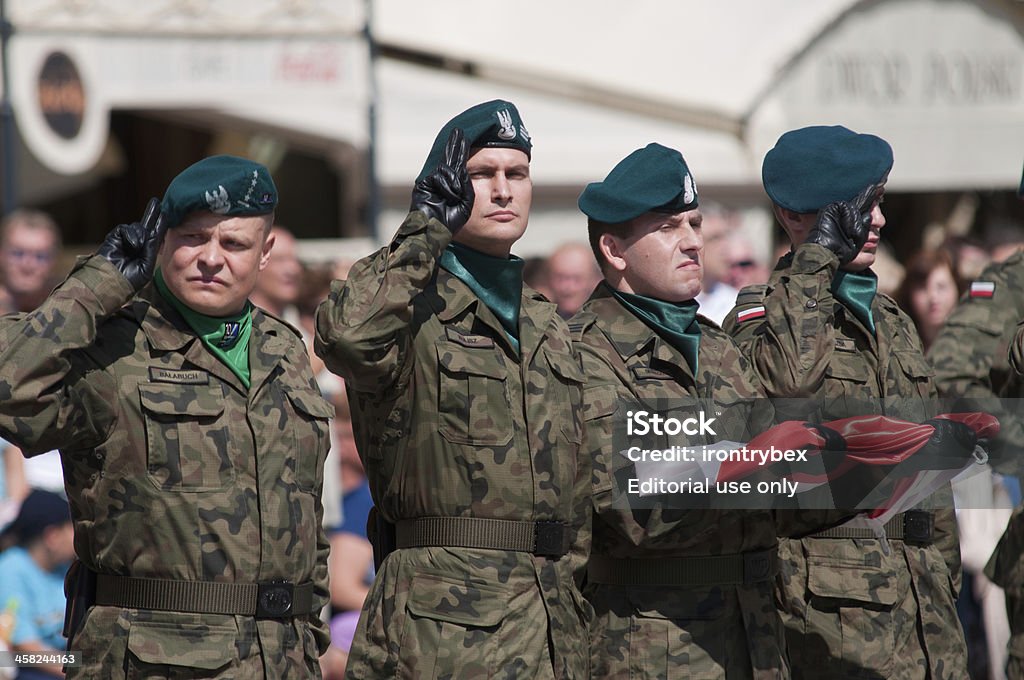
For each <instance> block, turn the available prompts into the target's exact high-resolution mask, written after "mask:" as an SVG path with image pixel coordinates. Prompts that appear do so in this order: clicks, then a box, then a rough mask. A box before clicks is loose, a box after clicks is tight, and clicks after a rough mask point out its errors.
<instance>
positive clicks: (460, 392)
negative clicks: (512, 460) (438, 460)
mask: <svg viewBox="0 0 1024 680" xmlns="http://www.w3.org/2000/svg"><path fill="white" fill-rule="evenodd" d="M437 361H438V365H439V366H440V369H441V370H440V376H439V384H438V393H437V414H438V421H439V422H438V425H439V427H438V429H439V430H440V432H441V435H442V436H443V437H444V438H445V439H447V440H448V441H450V442H452V443H454V444H471V445H474V446H502V445H504V444H508V443H509V442H510V441H511V440H512V402H511V399H510V397H509V389H508V371H507V369H506V368H505V364H504V362H503V361H502V359H501V357H500V356H499V355H498V353H497V351H496V350H495V349H494V347H479V348H470V347H465V346H463V345H460V344H458V343H455V342H439V343H437Z"/></svg>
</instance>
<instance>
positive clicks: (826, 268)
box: [725, 244, 839, 397]
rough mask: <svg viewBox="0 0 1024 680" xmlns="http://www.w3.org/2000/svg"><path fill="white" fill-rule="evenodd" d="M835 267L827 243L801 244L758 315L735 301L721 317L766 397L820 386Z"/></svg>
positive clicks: (828, 348)
mask: <svg viewBox="0 0 1024 680" xmlns="http://www.w3.org/2000/svg"><path fill="white" fill-rule="evenodd" d="M838 268H839V261H838V260H837V259H836V256H835V255H834V254H832V253H831V252H830V251H829V250H827V249H826V248H824V247H822V246H819V245H817V244H804V245H801V246H799V247H798V248H797V249H796V254H795V255H794V257H793V263H792V266H791V267H790V269H789V271H788V272H786V273H785V274H783V275H782V276H781V277H780V279H779V282H778V284H777V285H774V286H771V287H770V288H768V290H767V294H766V295H765V297H764V302H763V306H764V310H763V317H761V318H758V315H760V314H761V312H760V311H758V312H757V314H758V315H754V314H751V313H749V312H748V313H747V314H746V315H745V314H744V310H743V309H742V308H741V306H740V305H737V309H735V310H733V312H731V313H730V315H729V317H728V318H727V319H726V323H725V329H726V331H727V332H729V333H730V335H732V336H733V339H734V340H735V342H736V344H737V345H739V347H740V350H741V351H742V352H743V354H744V355H745V356H746V357H747V358H748V359H749V361H750V362H751V365H752V366H753V369H754V372H755V373H756V375H757V377H758V379H759V380H760V383H761V385H762V386H763V387H764V390H765V392H766V393H767V394H768V396H770V397H801V396H811V395H813V394H815V393H816V392H817V391H818V390H819V389H820V387H821V385H822V383H823V381H824V379H825V369H826V368H827V367H828V364H829V361H830V360H831V359H832V352H833V350H834V349H835V337H834V335H835V331H834V330H833V327H832V314H833V311H832V310H833V307H834V299H833V297H832V290H831V286H832V277H833V276H834V275H835V273H836V271H837V270H838ZM737 299H739V298H737ZM748 304H749V303H748Z"/></svg>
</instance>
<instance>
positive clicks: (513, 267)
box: [441, 241, 525, 352]
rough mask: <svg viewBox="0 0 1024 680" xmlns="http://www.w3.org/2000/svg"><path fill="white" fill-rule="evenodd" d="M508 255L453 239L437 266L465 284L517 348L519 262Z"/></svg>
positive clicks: (522, 262) (521, 294) (521, 282)
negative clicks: (493, 253)
mask: <svg viewBox="0 0 1024 680" xmlns="http://www.w3.org/2000/svg"><path fill="white" fill-rule="evenodd" d="M524 264H525V262H524V261H523V260H522V259H520V258H518V257H516V256H515V255H510V256H509V257H508V258H504V257H494V256H492V255H485V254H484V253H481V252H480V251H479V250H473V249H472V248H469V247H467V246H464V245H462V244H461V243H455V242H454V241H453V242H451V243H449V244H448V248H447V249H446V250H445V251H444V253H442V254H441V266H442V267H444V268H445V269H447V270H448V271H449V272H451V274H452V276H454V277H455V278H457V279H458V280H459V281H462V282H463V283H464V284H466V285H467V286H469V289H470V290H471V291H473V292H474V293H475V294H476V296H477V297H478V298H480V300H482V301H483V303H484V304H485V305H487V308H488V309H490V310H491V311H492V312H494V316H496V317H498V321H500V322H501V326H502V328H504V329H505V334H506V335H508V339H509V340H510V341H511V342H512V347H513V348H515V350H516V352H518V351H519V306H520V304H521V302H522V298H523V265H524Z"/></svg>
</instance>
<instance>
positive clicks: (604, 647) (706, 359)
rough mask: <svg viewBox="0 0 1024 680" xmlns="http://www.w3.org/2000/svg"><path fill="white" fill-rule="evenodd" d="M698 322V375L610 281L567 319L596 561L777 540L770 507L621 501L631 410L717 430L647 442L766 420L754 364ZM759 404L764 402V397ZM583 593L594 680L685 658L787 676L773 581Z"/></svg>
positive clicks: (709, 668)
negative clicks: (577, 367) (579, 371)
mask: <svg viewBox="0 0 1024 680" xmlns="http://www.w3.org/2000/svg"><path fill="white" fill-rule="evenodd" d="M697 319H698V322H699V323H700V329H701V340H700V349H699V351H698V361H697V365H698V369H699V370H698V373H697V375H694V373H693V371H692V370H691V369H690V366H689V363H688V362H687V360H686V358H685V357H684V356H683V355H682V353H681V352H680V351H679V350H677V349H676V348H674V347H673V346H672V345H671V344H669V343H667V342H665V341H664V340H663V339H662V338H661V337H660V336H658V335H657V334H656V333H655V332H654V331H653V330H652V329H651V328H650V327H649V326H647V325H646V324H645V323H643V321H641V320H640V319H638V318H637V317H636V316H635V315H634V314H633V313H632V312H630V311H628V310H627V309H626V308H625V307H623V306H622V304H621V303H620V302H619V301H618V300H617V299H616V298H615V297H613V296H612V295H611V292H610V289H609V288H608V287H607V284H601V286H600V287H599V288H598V290H597V291H595V293H594V295H593V296H592V297H591V298H590V300H589V301H588V302H587V303H586V304H585V305H584V306H583V309H582V310H581V311H580V312H579V313H578V314H577V315H576V317H575V318H573V319H572V320H571V321H570V324H569V325H570V328H572V329H573V333H574V338H577V348H578V350H579V353H580V358H581V361H582V365H583V370H584V373H585V374H586V376H587V384H586V387H585V389H584V393H583V395H584V396H583V403H584V415H585V424H586V437H585V439H584V441H585V442H586V447H587V449H588V450H589V452H590V456H591V461H592V464H593V476H592V479H593V494H594V495H593V501H592V502H593V508H594V523H593V544H592V554H593V555H595V556H596V555H602V556H608V557H613V558H618V559H631V558H632V559H658V558H692V557H699V556H705V555H728V554H736V553H743V552H751V551H760V550H774V548H775V546H776V543H777V541H776V538H775V526H774V522H773V516H772V512H771V511H770V510H715V509H699V504H698V506H691V509H686V508H684V507H680V506H679V505H677V504H671V503H670V504H668V505H662V504H660V503H653V507H648V506H647V504H645V506H644V507H643V508H640V507H631V506H635V505H636V504H635V503H629V502H627V498H628V496H627V495H626V492H627V489H626V488H624V484H623V482H624V477H623V475H622V474H621V473H622V472H623V468H629V467H631V466H630V464H629V463H628V461H627V460H626V458H625V457H624V456H622V455H621V454H620V453H617V452H616V448H617V447H615V446H614V445H613V441H615V440H616V437H615V435H614V433H613V428H614V427H616V426H617V427H619V428H620V429H621V428H622V427H623V426H624V422H625V413H626V410H627V409H628V410H634V409H643V410H647V411H648V412H655V411H661V410H664V409H665V408H669V409H671V410H673V411H676V412H679V413H687V414H695V413H696V412H697V411H698V410H711V409H712V408H713V409H715V410H714V412H715V414H716V415H717V422H716V424H715V435H716V436H714V437H709V436H706V435H705V436H704V437H699V436H698V437H689V438H687V437H686V436H685V435H682V436H674V437H668V438H666V440H665V441H658V439H659V438H657V437H655V436H654V435H651V436H650V437H645V438H643V439H642V441H643V444H644V446H645V447H646V446H648V445H649V446H650V447H651V448H661V447H662V446H667V445H670V444H680V443H681V441H682V440H684V439H688V441H686V445H687V446H699V445H701V444H710V443H713V442H714V441H723V440H730V441H737V442H745V441H747V440H749V439H750V437H751V435H752V434H756V433H757V432H756V431H757V430H758V429H759V428H760V427H763V426H768V425H770V424H771V422H770V420H771V416H770V413H766V414H763V417H762V419H761V422H756V423H755V422H751V417H752V414H753V412H754V409H755V408H757V407H758V405H755V404H754V402H753V400H754V399H756V398H758V397H761V396H762V392H761V388H760V385H759V384H758V383H757V379H756V378H755V377H754V375H753V373H752V372H751V370H750V365H749V364H748V363H747V361H746V360H745V359H744V358H743V357H742V356H741V355H740V353H739V350H738V349H737V348H736V346H735V345H734V344H733V342H732V340H731V339H730V338H729V337H728V336H727V335H726V334H725V333H723V332H722V331H721V330H720V329H719V328H718V327H717V326H716V325H715V324H714V323H713V322H711V321H708V320H707V319H705V318H704V317H701V316H698V317H697ZM759 405H760V407H762V408H763V407H764V406H765V403H764V400H763V399H762V400H760V402H759ZM769 411H770V409H769ZM755 417H756V416H755ZM752 430H754V431H753V432H752ZM625 472H626V473H627V476H628V475H629V474H633V475H635V471H634V472H632V473H630V471H629V470H625ZM673 505H675V507H673ZM694 507H696V508H697V509H693V508H694ZM586 595H587V598H588V599H590V601H591V602H592V603H593V605H594V609H595V622H594V624H593V626H592V630H591V632H592V649H593V653H592V659H591V666H592V669H593V673H594V677H602V678H604V677H627V676H628V677H652V678H654V677H666V675H668V676H670V675H671V671H670V670H669V668H670V667H671V666H673V665H674V664H675V663H677V661H676V660H677V659H680V658H686V659H687V660H688V667H689V672H690V673H691V674H693V675H699V676H700V677H722V678H725V677H728V678H737V679H738V678H745V677H746V678H758V679H764V680H767V679H768V678H780V677H788V669H787V668H786V664H785V652H784V644H785V641H784V635H783V628H782V623H781V621H780V620H779V617H778V614H777V613H776V611H775V607H774V604H773V601H772V589H771V584H770V582H767V581H766V582H763V583H755V584H751V585H735V586H728V587H723V586H721V585H714V586H692V587H682V586H679V587H669V586H661V587H657V588H653V587H650V586H613V585H607V584H596V583H590V584H588V586H587V589H586ZM750 622H756V623H754V624H752V625H749V626H748V625H747V624H749V623H750ZM631 670H632V672H633V674H632V675H631V674H630V672H631Z"/></svg>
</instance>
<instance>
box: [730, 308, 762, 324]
mask: <svg viewBox="0 0 1024 680" xmlns="http://www.w3.org/2000/svg"><path fill="white" fill-rule="evenodd" d="M763 316H764V305H759V306H757V307H751V308H749V309H744V310H743V311H742V312H738V313H737V314H736V321H737V322H739V323H743V322H744V321H751V320H753V319H760V318H761V317H763Z"/></svg>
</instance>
